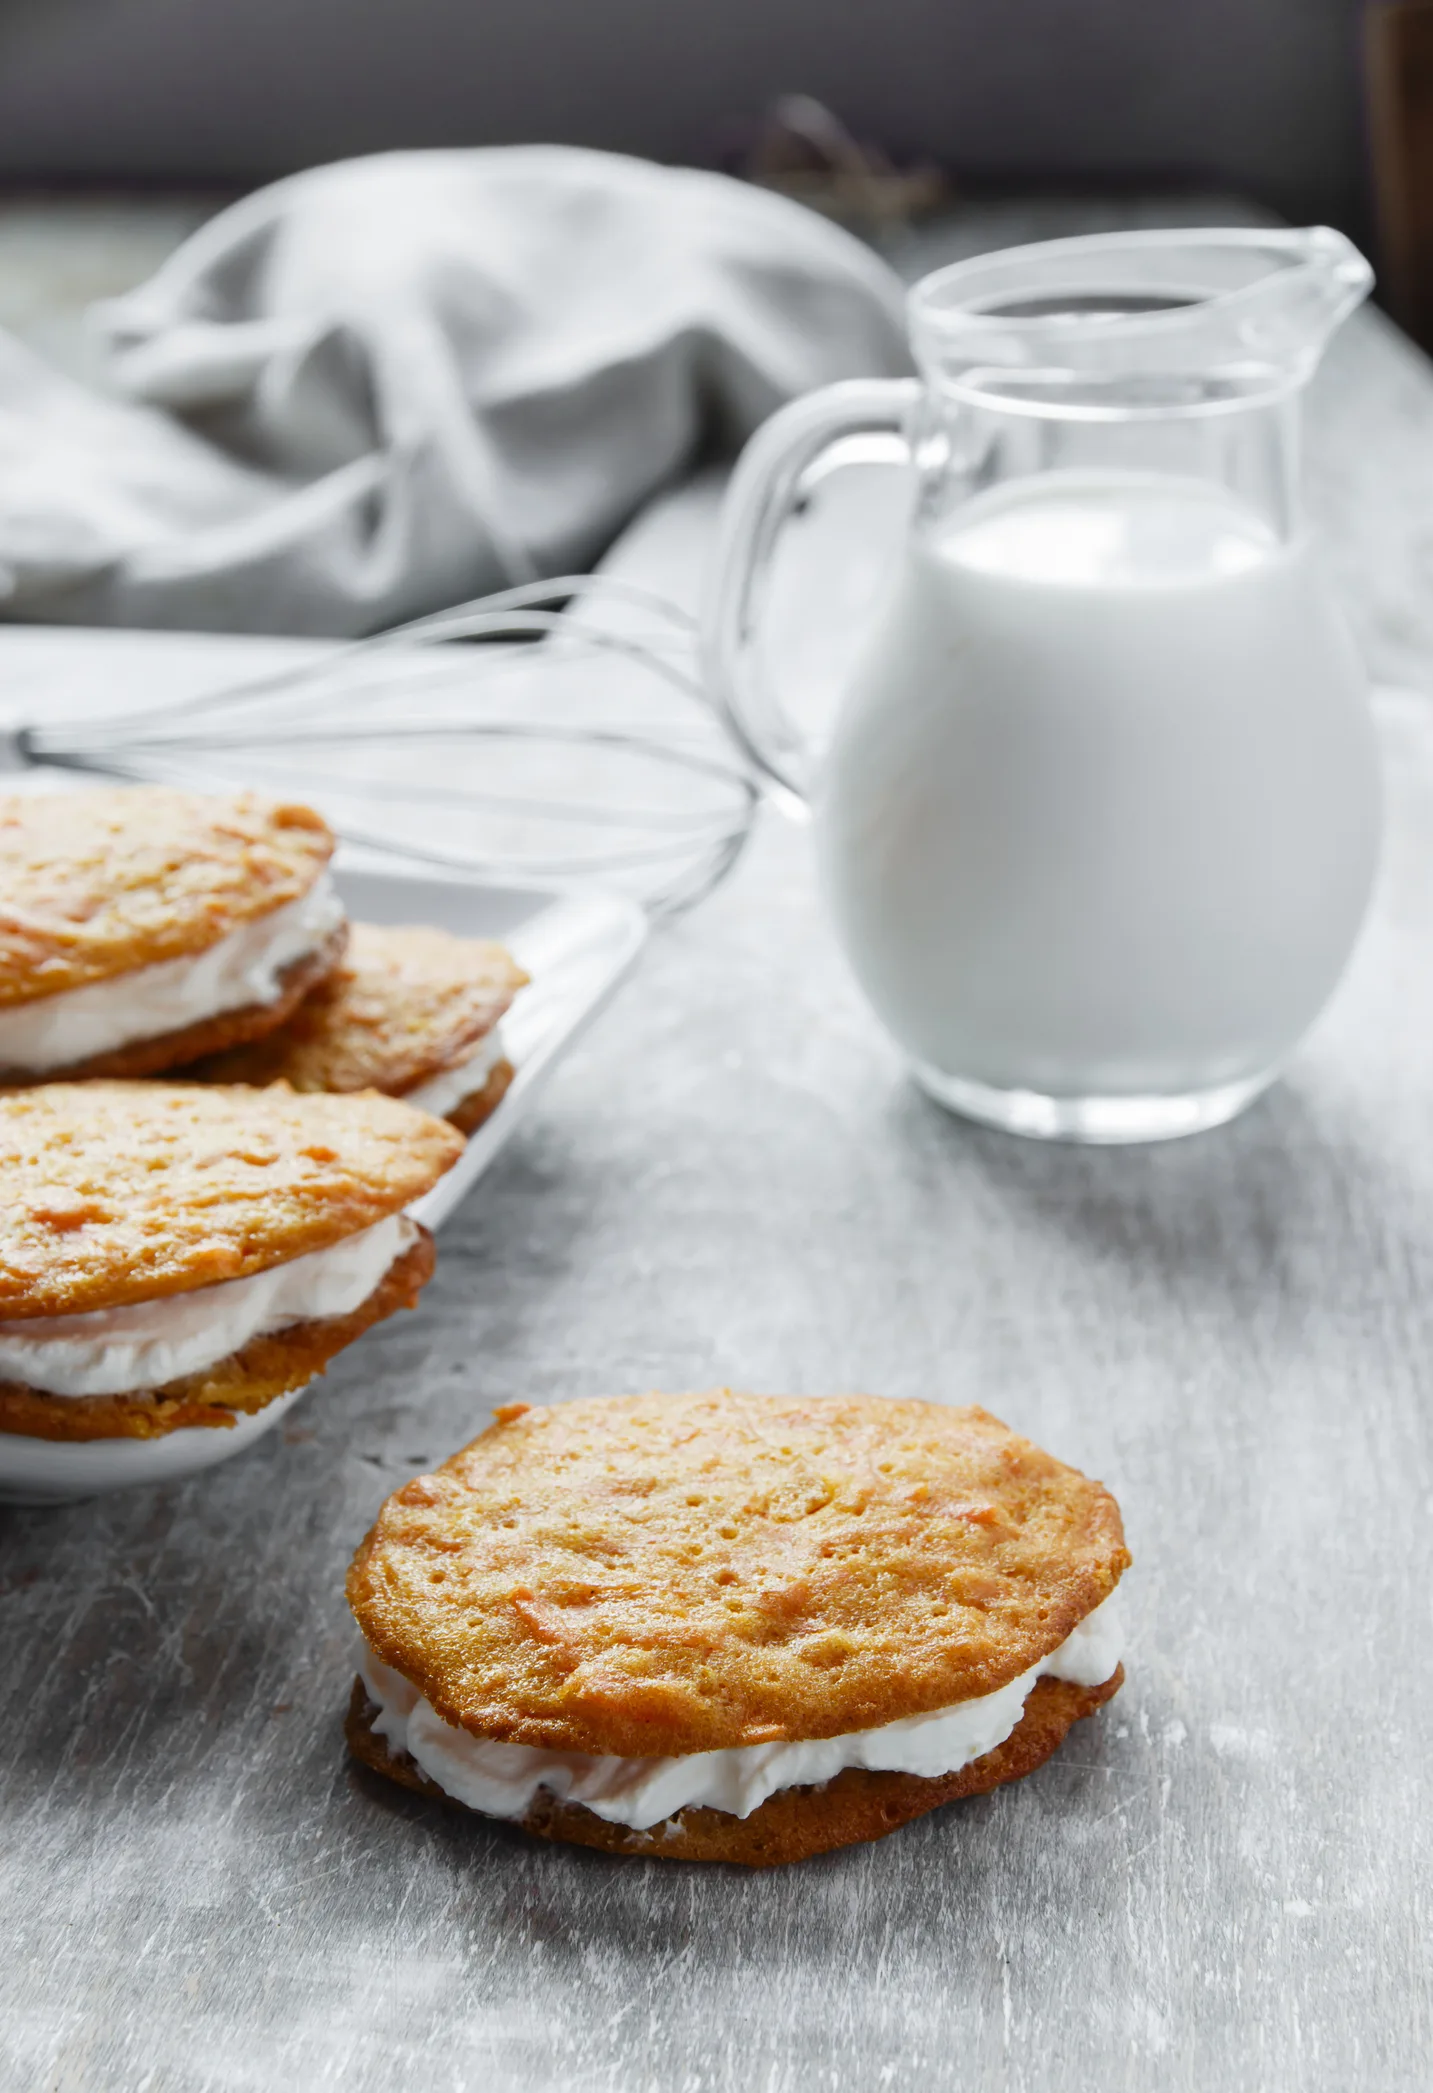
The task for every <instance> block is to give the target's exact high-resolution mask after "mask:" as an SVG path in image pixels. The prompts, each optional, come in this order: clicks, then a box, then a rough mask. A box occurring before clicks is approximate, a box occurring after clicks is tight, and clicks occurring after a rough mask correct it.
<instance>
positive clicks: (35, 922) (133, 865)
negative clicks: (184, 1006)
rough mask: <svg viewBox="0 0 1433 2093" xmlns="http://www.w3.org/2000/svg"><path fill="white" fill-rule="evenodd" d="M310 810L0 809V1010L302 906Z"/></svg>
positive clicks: (138, 791) (134, 790)
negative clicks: (295, 903)
mask: <svg viewBox="0 0 1433 2093" xmlns="http://www.w3.org/2000/svg"><path fill="white" fill-rule="evenodd" d="M332 852H333V837H332V835H331V833H330V832H329V829H328V827H327V825H326V824H325V823H324V821H323V820H322V819H321V817H320V816H319V815H317V814H315V813H314V811H313V809H312V808H311V807H301V806H288V805H284V804H281V803H278V802H275V801H271V800H265V799H259V798H257V797H255V795H253V794H252V793H240V794H237V795H235V796H234V797H232V798H211V797H208V796H206V795H204V794H201V793H196V792H176V791H171V790H169V789H168V788H167V787H163V786H147V785H145V786H141V785H125V786H116V787H114V788H112V789H110V790H103V791H95V792H72V793H71V792H66V793H42V794H35V795H30V796H27V795H21V794H16V795H12V796H9V797H6V798H4V799H0V1010H8V1009H12V1008H14V1007H16V1006H17V1005H20V1004H24V1003H30V1002H33V1001H35V1000H36V999H37V998H40V997H44V996H53V995H59V994H62V993H63V992H64V991H66V990H68V989H74V988H84V987H88V986H91V985H93V984H94V983H96V982H100V981H110V980H113V979H114V978H115V977H116V976H117V975H121V974H127V973H130V972H132V971H133V970H134V969H136V968H138V967H146V966H152V965H154V964H156V963H157V962H159V961H161V960H171V959H182V958H185V957H188V956H191V955H193V954H196V953H199V952H204V951H207V950H208V948H209V947H210V946H211V945H214V944H217V943H218V941H219V940H220V939H221V938H223V937H227V936H228V935H229V933H230V932H231V931H234V930H237V929H239V928H240V927H241V926H242V925H244V924H247V923H252V922H254V921H255V920H256V919H257V918H258V917H260V916H265V915H268V914H270V913H271V912H272V911H273V910H274V909H277V908H282V907H284V906H285V905H286V904H287V903H288V902H291V901H296V900H298V899H299V898H300V896H301V895H303V894H306V893H307V892H308V890H309V888H310V887H311V886H312V885H313V884H314V882H315V880H317V878H318V877H319V875H320V873H321V872H322V871H323V870H324V867H325V866H326V865H327V863H328V860H329V858H330V856H331V855H332Z"/></svg>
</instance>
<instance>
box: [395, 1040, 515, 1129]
mask: <svg viewBox="0 0 1433 2093" xmlns="http://www.w3.org/2000/svg"><path fill="white" fill-rule="evenodd" d="M502 1058H503V1035H502V1027H501V1026H500V1025H495V1026H494V1027H493V1029H492V1031H491V1032H489V1033H487V1034H486V1035H485V1036H484V1037H483V1038H482V1039H480V1040H479V1041H478V1044H477V1046H476V1047H475V1048H474V1049H473V1051H472V1053H471V1054H470V1055H469V1056H468V1058H467V1060H466V1061H459V1062H458V1063H457V1064H456V1065H455V1066H454V1067H452V1068H442V1069H439V1071H438V1073H437V1075H435V1076H430V1077H429V1078H428V1080H427V1082H426V1083H420V1084H419V1085H418V1087H417V1089H416V1090H405V1091H404V1093H403V1102H404V1104H405V1105H417V1107H418V1109H419V1110H420V1111H422V1112H431V1113H432V1114H433V1116H434V1118H435V1119H441V1118H442V1117H443V1115H444V1113H446V1112H452V1111H455V1110H456V1108H457V1107H458V1106H459V1105H460V1104H461V1103H462V1102H463V1099H464V1098H465V1097H471V1096H472V1094H473V1092H474V1091H475V1090H481V1089H482V1087H483V1085H484V1083H486V1081H487V1080H488V1077H489V1076H490V1075H491V1074H492V1072H493V1070H494V1069H495V1068H496V1067H497V1065H498V1063H499V1061H501V1060H502Z"/></svg>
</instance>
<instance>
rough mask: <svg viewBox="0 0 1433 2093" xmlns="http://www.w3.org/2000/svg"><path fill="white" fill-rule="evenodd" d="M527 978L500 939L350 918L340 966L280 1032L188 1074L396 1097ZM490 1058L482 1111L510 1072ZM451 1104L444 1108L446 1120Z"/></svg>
mask: <svg viewBox="0 0 1433 2093" xmlns="http://www.w3.org/2000/svg"><path fill="white" fill-rule="evenodd" d="M526 980H527V975H526V974H525V973H524V972H523V970H522V968H521V967H520V966H518V964H517V962H516V961H515V960H514V959H513V958H512V956H511V954H510V953H508V952H506V951H505V950H504V949H503V947H502V946H501V945H495V944H490V943H486V942H479V941H477V940H475V939H472V938H460V937H453V936H451V935H450V933H449V932H448V931H446V930H432V929H423V928H413V927H406V928H402V929H392V928H387V927H379V926H378V925H376V924H373V923H355V924H353V925H352V926H351V930H350V937H349V945H348V951H347V953H346V954H345V956H344V959H343V962H342V964H341V965H340V966H338V967H337V968H336V969H335V970H334V972H333V973H332V974H331V975H330V976H329V978H328V980H326V981H325V982H324V984H323V986H322V987H321V988H318V989H316V990H315V991H314V993H313V994H312V995H311V996H309V997H308V998H307V999H306V1001H305V1002H304V1003H303V1004H302V1005H301V1007H300V1008H299V1009H298V1010H296V1011H295V1013H294V1014H293V1016H292V1017H291V1018H290V1019H289V1021H288V1022H287V1023H286V1024H285V1025H284V1026H283V1027H282V1029H281V1030H279V1031H276V1032H272V1033H270V1034H269V1036H268V1037H267V1038H265V1039H262V1040H260V1041H257V1042H256V1043H255V1044H254V1045H252V1046H247V1047H241V1048H239V1049H238V1050H237V1051H235V1052H232V1053H224V1054H219V1055H216V1056H214V1057H213V1058H212V1059H210V1060H208V1061H206V1062H204V1063H203V1064H202V1065H200V1066H199V1067H196V1068H194V1069H193V1070H191V1071H189V1073H191V1074H193V1075H195V1076H197V1077H199V1078H201V1079H202V1080H203V1081H206V1082H221V1083H272V1082H274V1081H275V1080H276V1079H278V1078H282V1079H283V1080H284V1081H285V1082H288V1083H291V1084H292V1085H293V1087H294V1089H295V1090H382V1091H386V1092H387V1094H388V1095H389V1096H390V1097H403V1096H406V1095H407V1093H408V1092H410V1091H412V1090H416V1089H417V1088H418V1086H419V1085H420V1084H422V1083H426V1082H429V1081H430V1080H431V1079H432V1078H433V1077H434V1076H440V1075H442V1074H444V1073H445V1072H446V1071H447V1070H449V1069H452V1068H456V1067H459V1066H460V1065H461V1064H462V1063H463V1062H465V1061H467V1060H469V1059H471V1058H472V1056H473V1054H474V1052H475V1050H476V1049H477V1048H478V1047H479V1046H480V1045H481V1044H482V1042H483V1040H484V1039H486V1038H487V1037H488V1035H489V1033H490V1032H492V1030H493V1028H494V1027H495V1026H496V1025H497V1024H498V1022H499V1021H500V1020H501V1018H502V1017H503V1015H504V1013H505V1012H506V1011H507V1009H508V1007H509V1005H510V1004H511V1002H512V999H513V997H514V996H515V995H516V994H517V992H518V990H519V989H520V988H521V987H522V986H523V984H524V983H525V982H526ZM499 1065H500V1067H502V1068H503V1069H505V1070H506V1080H504V1081H502V1082H501V1084H500V1086H495V1087H496V1089H497V1094H496V1095H495V1096H493V1097H492V1100H491V1103H490V1104H488V1106H487V1110H486V1111H483V1112H482V1114H481V1116H482V1117H483V1118H485V1117H486V1116H487V1111H491V1110H492V1107H493V1105H495V1104H496V1103H497V1102H498V1099H499V1098H500V1097H501V1095H502V1092H503V1090H505V1089H506V1087H507V1083H508V1082H510V1081H511V1080H512V1070H511V1069H510V1068H509V1067H508V1066H507V1064H506V1063H505V1062H504V1063H501V1064H499ZM497 1073H498V1071H497V1069H494V1070H493V1071H492V1072H491V1074H492V1075H494V1076H495V1075H497ZM489 1081H490V1079H489V1077H486V1076H485V1077H484V1078H483V1079H482V1082H481V1083H480V1084H479V1085H478V1090H477V1093H476V1095H475V1096H474V1097H472V1098H465V1099H464V1100H463V1105H462V1106H461V1107H459V1108H458V1111H465V1115H466V1118H467V1120H468V1122H469V1123H468V1124H465V1125H464V1128H463V1131H464V1132H471V1131H472V1127H473V1125H475V1124H478V1123H479V1121H478V1120H477V1119H475V1118H474V1116H473V1114H474V1112H476V1111H477V1110H478V1105H477V1098H478V1097H481V1096H482V1095H483V1094H484V1092H485V1091H486V1090H487V1089H488V1087H489ZM468 1108H471V1109H468ZM458 1111H454V1112H453V1113H452V1114H451V1115H450V1117H451V1118H452V1119H453V1122H454V1124H457V1123H458Z"/></svg>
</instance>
